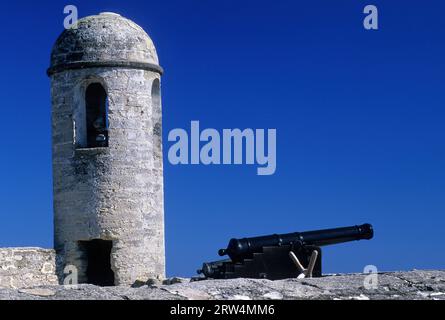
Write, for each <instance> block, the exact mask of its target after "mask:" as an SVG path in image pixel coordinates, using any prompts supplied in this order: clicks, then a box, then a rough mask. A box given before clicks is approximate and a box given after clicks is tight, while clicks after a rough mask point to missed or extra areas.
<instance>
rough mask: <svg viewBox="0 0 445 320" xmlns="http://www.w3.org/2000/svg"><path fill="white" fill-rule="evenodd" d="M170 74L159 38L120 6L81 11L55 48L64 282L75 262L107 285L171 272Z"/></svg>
mask: <svg viewBox="0 0 445 320" xmlns="http://www.w3.org/2000/svg"><path fill="white" fill-rule="evenodd" d="M161 74H162V68H161V67H160V66H159V62H158V57H157V54H156V49H155V47H154V45H153V42H152V40H151V39H150V37H149V36H148V35H147V34H146V33H145V32H144V30H143V29H142V28H141V27H139V26H138V25H136V24H135V23H133V22H132V21H130V20H128V19H125V18H123V17H121V16H120V15H118V14H115V13H101V14H99V15H96V16H90V17H86V18H83V19H80V20H79V21H78V24H77V28H72V29H67V30H65V31H64V32H63V33H62V34H61V35H60V37H59V38H58V39H57V41H56V43H55V45H54V47H53V50H52V53H51V66H50V68H49V69H48V75H49V76H50V78H51V94H52V141H53V178H54V227H55V249H56V253H57V258H58V274H59V277H60V278H61V280H62V279H63V274H64V270H66V269H65V268H66V267H67V266H68V267H69V268H68V269H74V270H76V269H77V273H78V280H79V283H91V284H97V285H131V284H133V283H135V282H136V281H147V280H148V279H150V278H163V277H164V276H165V252H164V208H163V167H162V138H161V136H162V135H161V131H162V120H161V118H162V117H161V114H162V113H161V98H160V76H161ZM73 267H75V268H73Z"/></svg>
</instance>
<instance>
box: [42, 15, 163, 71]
mask: <svg viewBox="0 0 445 320" xmlns="http://www.w3.org/2000/svg"><path fill="white" fill-rule="evenodd" d="M110 60H111V61H132V62H144V63H152V64H158V63H159V61H158V56H157V54H156V49H155V46H154V44H153V41H152V40H151V39H150V37H149V36H148V35H147V33H146V32H145V31H144V30H143V29H142V28H141V27H140V26H138V25H137V24H136V23H134V22H132V21H131V20H128V19H126V18H124V17H122V16H120V15H117V14H113V13H102V14H100V15H95V16H90V17H85V18H82V19H80V20H79V21H78V23H77V28H71V29H66V30H65V31H63V33H62V34H61V35H60V37H59V38H58V39H57V41H56V43H55V45H54V47H53V50H52V53H51V66H52V67H54V66H57V65H61V64H66V63H75V62H96V61H110Z"/></svg>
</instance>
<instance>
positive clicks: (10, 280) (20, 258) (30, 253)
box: [0, 248, 58, 289]
mask: <svg viewBox="0 0 445 320" xmlns="http://www.w3.org/2000/svg"><path fill="white" fill-rule="evenodd" d="M55 259H56V254H55V252H54V250H46V249H40V248H7V249H0V288H13V289H14V288H24V287H34V286H41V285H51V284H52V285H57V284H58V280H57V277H56V275H55Z"/></svg>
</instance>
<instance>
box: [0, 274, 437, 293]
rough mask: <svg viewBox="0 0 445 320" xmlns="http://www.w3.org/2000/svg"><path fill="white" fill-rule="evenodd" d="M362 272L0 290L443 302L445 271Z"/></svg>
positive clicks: (4, 291) (8, 290) (1, 291)
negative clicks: (371, 280)
mask: <svg viewBox="0 0 445 320" xmlns="http://www.w3.org/2000/svg"><path fill="white" fill-rule="evenodd" d="M367 276H369V275H364V274H348V275H336V276H328V277H323V278H313V279H302V280H299V279H287V280H280V281H269V280H258V279H256V280H255V279H232V280H207V281H198V282H188V281H187V280H186V279H183V280H182V283H178V282H181V281H179V280H181V279H171V280H169V281H165V282H164V284H161V283H159V284H154V283H152V284H150V285H145V286H142V287H139V288H131V287H107V288H101V287H96V286H92V285H79V286H44V287H36V288H28V289H19V290H13V289H0V300H11V299H13V300H15V299H27V300H28V299H31V300H33V299H57V300H58V299H62V300H80V299H82V300H84V299H90V300H142V299H144V300H306V299H310V300H377V299H378V300H382V299H393V300H404V299H410V300H445V271H411V272H388V273H381V274H379V275H378V283H377V286H376V287H375V288H366V287H365V285H364V283H365V281H366V277H367Z"/></svg>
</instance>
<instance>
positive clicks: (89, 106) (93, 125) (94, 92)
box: [85, 83, 108, 148]
mask: <svg viewBox="0 0 445 320" xmlns="http://www.w3.org/2000/svg"><path fill="white" fill-rule="evenodd" d="M85 107H86V118H87V119H86V129H87V148H99V147H108V99H107V93H106V91H105V89H104V88H103V87H102V85H101V84H100V83H92V84H90V85H89V86H88V88H87V90H86V92H85Z"/></svg>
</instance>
